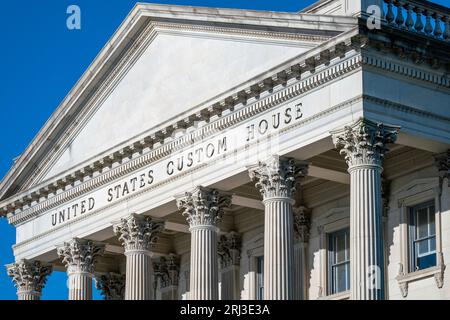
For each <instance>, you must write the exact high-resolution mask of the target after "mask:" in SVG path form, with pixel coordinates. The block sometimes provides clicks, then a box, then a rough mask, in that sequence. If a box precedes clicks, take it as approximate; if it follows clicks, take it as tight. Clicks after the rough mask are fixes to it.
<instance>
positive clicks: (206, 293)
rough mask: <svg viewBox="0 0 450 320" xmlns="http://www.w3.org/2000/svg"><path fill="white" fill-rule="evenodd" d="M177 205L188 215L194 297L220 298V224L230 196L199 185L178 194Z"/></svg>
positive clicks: (184, 214) (191, 291)
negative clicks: (218, 225) (218, 242)
mask: <svg viewBox="0 0 450 320" xmlns="http://www.w3.org/2000/svg"><path fill="white" fill-rule="evenodd" d="M176 199H177V205H178V208H179V209H180V210H182V215H183V216H184V217H186V220H187V222H188V223H189V226H190V229H189V230H190V232H191V270H190V290H189V299H191V300H217V299H218V298H219V279H218V278H219V275H218V272H219V271H218V260H217V259H218V253H217V241H218V237H217V232H218V231H219V229H218V228H217V227H216V225H217V223H218V222H219V221H220V220H221V218H222V215H223V209H224V208H226V207H229V206H231V195H229V194H226V193H222V192H219V191H218V190H215V189H209V188H204V187H197V188H195V189H194V190H193V191H192V192H186V193H185V194H183V195H179V196H177V197H176Z"/></svg>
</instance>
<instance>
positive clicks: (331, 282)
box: [327, 227, 350, 295]
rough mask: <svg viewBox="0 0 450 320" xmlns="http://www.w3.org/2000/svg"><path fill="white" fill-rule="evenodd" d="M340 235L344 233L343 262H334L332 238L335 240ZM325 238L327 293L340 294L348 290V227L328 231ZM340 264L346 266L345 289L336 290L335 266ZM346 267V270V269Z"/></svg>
mask: <svg viewBox="0 0 450 320" xmlns="http://www.w3.org/2000/svg"><path fill="white" fill-rule="evenodd" d="M340 235H344V236H345V238H344V241H345V246H346V248H345V252H344V255H345V261H344V262H338V263H335V262H334V260H335V251H334V247H335V243H334V240H336V238H337V237H338V236H340ZM327 239H328V248H327V249H328V260H327V275H328V279H327V280H328V288H327V294H328V295H336V294H341V293H343V292H347V291H349V290H350V227H346V228H343V229H341V230H337V231H334V232H330V233H328V234H327ZM342 265H346V266H348V267H347V268H346V273H345V274H346V277H347V279H346V280H347V281H346V289H345V290H343V291H337V288H336V286H335V284H336V283H335V280H336V279H335V272H334V270H335V268H336V267H337V266H342ZM347 269H348V270H347Z"/></svg>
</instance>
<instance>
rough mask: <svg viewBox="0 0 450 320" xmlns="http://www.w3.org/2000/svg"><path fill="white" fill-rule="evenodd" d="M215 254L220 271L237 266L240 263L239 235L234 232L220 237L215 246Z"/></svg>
mask: <svg viewBox="0 0 450 320" xmlns="http://www.w3.org/2000/svg"><path fill="white" fill-rule="evenodd" d="M217 253H218V254H219V258H220V259H219V261H220V266H221V268H222V269H224V268H227V267H230V266H233V265H234V266H238V265H239V264H240V261H241V235H240V234H239V233H237V232H234V231H232V232H230V233H227V234H224V235H222V236H221V237H220V238H219V242H218V245H217Z"/></svg>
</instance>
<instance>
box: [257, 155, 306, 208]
mask: <svg viewBox="0 0 450 320" xmlns="http://www.w3.org/2000/svg"><path fill="white" fill-rule="evenodd" d="M308 167H309V163H308V162H306V161H299V160H295V159H292V158H280V156H278V155H275V156H271V157H269V158H268V159H267V160H265V161H260V162H259V163H258V164H257V165H255V166H252V167H250V168H249V175H250V179H252V181H254V182H255V186H256V188H258V190H259V191H260V192H261V194H262V195H263V198H264V199H270V198H273V197H284V198H292V197H293V195H294V193H295V190H296V187H297V184H298V183H299V182H300V179H301V178H303V177H305V176H306V175H307V174H308Z"/></svg>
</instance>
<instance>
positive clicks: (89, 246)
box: [58, 238, 105, 300]
mask: <svg viewBox="0 0 450 320" xmlns="http://www.w3.org/2000/svg"><path fill="white" fill-rule="evenodd" d="M104 251H105V245H104V244H100V243H95V242H93V241H90V240H85V239H77V238H75V239H73V240H72V241H70V242H66V243H64V245H63V246H62V247H60V248H58V255H59V256H60V258H61V259H62V262H63V263H64V264H65V266H66V268H67V274H68V276H69V300H92V278H93V277H94V267H95V264H96V263H97V260H98V258H99V257H100V256H101V255H103V252H104Z"/></svg>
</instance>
